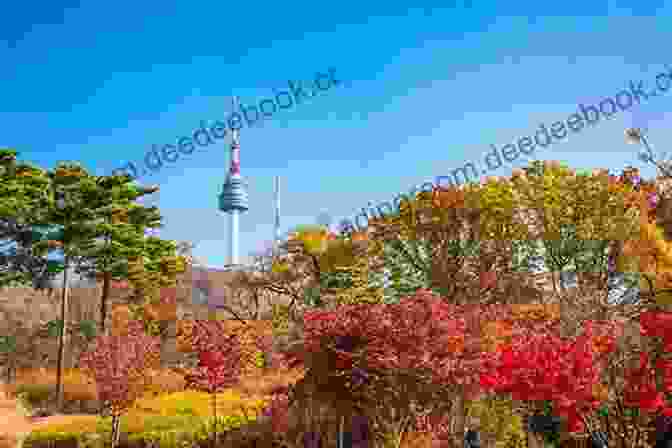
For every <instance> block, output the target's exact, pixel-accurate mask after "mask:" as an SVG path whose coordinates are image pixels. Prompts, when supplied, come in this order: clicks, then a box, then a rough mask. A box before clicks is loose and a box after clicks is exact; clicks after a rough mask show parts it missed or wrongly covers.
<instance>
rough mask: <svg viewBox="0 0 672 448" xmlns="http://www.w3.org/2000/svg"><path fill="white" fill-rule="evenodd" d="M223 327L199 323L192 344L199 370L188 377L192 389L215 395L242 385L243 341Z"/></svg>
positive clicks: (218, 324) (219, 324)
mask: <svg viewBox="0 0 672 448" xmlns="http://www.w3.org/2000/svg"><path fill="white" fill-rule="evenodd" d="M223 324H224V323H223V322H221V321H212V320H206V321H203V320H197V321H195V325H194V329H193V339H192V344H193V347H194V349H195V350H196V351H197V352H198V357H199V362H198V369H197V370H196V371H195V372H192V373H191V374H189V375H187V376H186V377H185V380H186V382H187V385H188V387H191V388H195V389H198V390H203V391H207V392H210V393H214V392H220V391H222V390H223V389H225V388H228V387H231V386H232V385H234V384H236V383H237V382H238V379H239V376H240V372H241V369H242V350H241V345H240V341H239V340H238V337H237V336H236V335H231V334H228V333H227V332H226V331H225V329H224V325H223Z"/></svg>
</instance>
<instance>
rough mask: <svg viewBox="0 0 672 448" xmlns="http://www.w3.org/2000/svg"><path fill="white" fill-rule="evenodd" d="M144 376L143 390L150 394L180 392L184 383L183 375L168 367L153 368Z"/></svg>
mask: <svg viewBox="0 0 672 448" xmlns="http://www.w3.org/2000/svg"><path fill="white" fill-rule="evenodd" d="M146 376H147V382H146V385H145V391H146V392H147V393H149V394H151V395H160V394H166V393H173V392H181V391H183V390H184V387H185V384H186V382H185V380H184V376H183V375H181V374H180V373H178V372H175V371H173V370H170V369H153V370H150V371H149V372H147V375H146Z"/></svg>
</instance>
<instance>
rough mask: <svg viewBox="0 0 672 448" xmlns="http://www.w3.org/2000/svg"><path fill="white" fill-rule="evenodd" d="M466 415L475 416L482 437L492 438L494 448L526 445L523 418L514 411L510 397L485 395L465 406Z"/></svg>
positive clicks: (515, 447) (523, 446)
mask: <svg viewBox="0 0 672 448" xmlns="http://www.w3.org/2000/svg"><path fill="white" fill-rule="evenodd" d="M467 415H468V416H469V417H476V418H477V420H478V421H479V422H480V427H479V429H480V431H481V432H482V433H483V436H484V438H485V437H488V438H489V439H491V440H494V441H495V446H496V448H525V447H526V446H527V437H526V434H525V431H524V428H523V419H522V418H521V416H520V415H519V414H517V413H516V412H514V406H513V401H512V400H511V399H508V398H501V397H486V398H481V399H480V400H474V401H472V402H471V403H469V405H468V407H467Z"/></svg>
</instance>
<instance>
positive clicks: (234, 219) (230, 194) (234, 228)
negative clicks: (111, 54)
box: [219, 97, 248, 266]
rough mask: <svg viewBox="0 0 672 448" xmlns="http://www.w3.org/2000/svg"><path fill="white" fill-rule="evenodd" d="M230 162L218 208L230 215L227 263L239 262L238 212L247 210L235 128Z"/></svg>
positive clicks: (236, 105) (236, 106)
mask: <svg viewBox="0 0 672 448" xmlns="http://www.w3.org/2000/svg"><path fill="white" fill-rule="evenodd" d="M233 108H234V110H236V109H237V108H238V97H233ZM231 133H232V137H233V141H232V142H231V163H230V166H229V173H228V175H227V178H226V181H225V182H224V185H223V186H222V193H221V194H220V195H219V210H220V211H222V212H224V213H227V214H229V215H231V221H230V226H229V241H228V242H229V265H231V266H235V265H238V264H239V260H238V242H239V236H240V235H239V234H240V227H239V224H240V221H239V220H240V214H241V213H243V212H246V211H247V210H248V198H247V190H246V185H245V183H244V181H243V178H242V177H241V175H240V136H239V134H238V130H237V129H233V130H232V131H231Z"/></svg>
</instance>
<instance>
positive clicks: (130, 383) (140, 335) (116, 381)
mask: <svg viewBox="0 0 672 448" xmlns="http://www.w3.org/2000/svg"><path fill="white" fill-rule="evenodd" d="M127 330H128V331H127V333H126V334H124V335H111V336H104V335H101V336H98V338H97V339H96V344H95V348H94V349H93V350H91V351H88V352H86V353H84V354H83V355H82V356H81V358H80V367H81V368H82V370H84V371H85V372H87V373H88V374H90V375H91V376H92V377H93V378H94V379H95V381H96V387H97V389H98V396H99V398H100V399H101V400H102V401H103V402H104V403H106V404H107V405H108V406H109V407H110V408H111V409H112V412H113V414H121V413H123V412H124V411H125V410H126V409H128V408H129V407H130V406H131V405H132V404H133V402H134V401H135V400H136V399H137V398H138V397H139V396H140V395H141V394H142V392H143V389H144V383H145V373H146V372H147V370H148V369H149V368H150V367H152V364H153V363H154V361H155V360H156V359H157V358H158V356H159V353H160V351H159V347H160V342H159V339H158V338H155V337H151V336H148V335H147V334H145V333H144V332H143V331H142V324H140V323H138V322H135V321H131V322H129V326H128V329H127Z"/></svg>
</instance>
